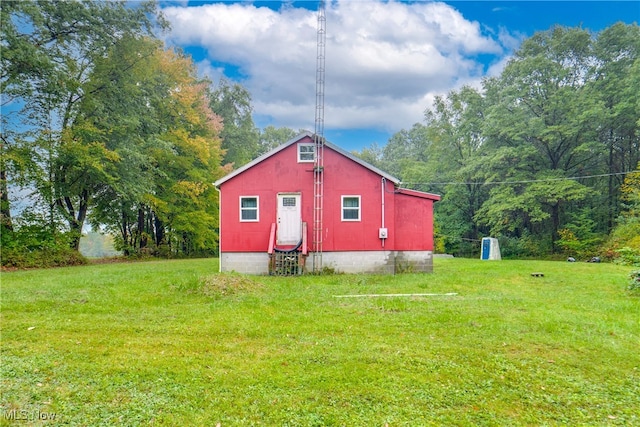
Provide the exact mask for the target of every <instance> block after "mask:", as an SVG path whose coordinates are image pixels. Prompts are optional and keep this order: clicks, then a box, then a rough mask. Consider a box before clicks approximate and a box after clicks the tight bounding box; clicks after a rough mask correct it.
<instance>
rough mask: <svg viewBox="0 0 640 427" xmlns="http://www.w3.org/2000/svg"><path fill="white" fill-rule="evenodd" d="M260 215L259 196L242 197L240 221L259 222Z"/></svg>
mask: <svg viewBox="0 0 640 427" xmlns="http://www.w3.org/2000/svg"><path fill="white" fill-rule="evenodd" d="M258 220H259V216H258V196H250V197H246V196H241V197H240V221H242V222H257V221H258Z"/></svg>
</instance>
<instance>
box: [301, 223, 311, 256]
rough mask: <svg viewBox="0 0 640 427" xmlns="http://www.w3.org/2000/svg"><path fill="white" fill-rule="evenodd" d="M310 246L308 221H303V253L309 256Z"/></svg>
mask: <svg viewBox="0 0 640 427" xmlns="http://www.w3.org/2000/svg"><path fill="white" fill-rule="evenodd" d="M308 253H309V248H308V247H307V223H306V222H303V223H302V255H304V256H307V254H308Z"/></svg>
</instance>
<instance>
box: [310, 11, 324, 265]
mask: <svg viewBox="0 0 640 427" xmlns="http://www.w3.org/2000/svg"><path fill="white" fill-rule="evenodd" d="M326 25H327V19H326V16H325V2H324V0H320V4H319V6H318V44H317V57H316V122H315V131H314V133H313V142H314V144H315V150H316V151H315V160H314V164H313V271H314V272H315V273H317V272H320V271H322V237H323V236H322V235H323V227H322V209H323V203H324V202H323V196H324V163H323V157H324V62H325V61H324V59H325V57H324V55H325V47H326V43H325V41H326V30H327V28H326Z"/></svg>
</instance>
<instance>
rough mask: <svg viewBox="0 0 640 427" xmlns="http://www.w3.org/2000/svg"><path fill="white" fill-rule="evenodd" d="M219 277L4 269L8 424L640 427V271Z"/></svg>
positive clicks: (488, 269) (479, 267)
mask: <svg viewBox="0 0 640 427" xmlns="http://www.w3.org/2000/svg"><path fill="white" fill-rule="evenodd" d="M217 270H218V265H217V260H211V259H209V260H189V261H164V262H144V263H132V264H109V265H93V266H88V267H74V268H60V269H52V270H32V271H20V272H11V273H2V310H1V315H2V347H1V349H2V360H1V374H2V377H1V383H0V389H1V391H2V398H1V404H2V410H3V413H2V421H1V422H0V423H1V424H2V425H13V423H14V422H13V421H12V420H11V419H10V418H12V417H13V418H16V417H18V418H19V417H23V418H29V419H30V420H31V423H40V422H41V421H37V419H38V418H51V417H53V416H55V420H54V421H53V422H52V424H56V425H87V426H88V425H91V426H97V425H114V424H121V425H171V426H173V425H208V426H215V425H216V423H218V422H219V423H221V425H222V426H232V425H265V426H275V425H277V426H284V425H290V426H312V425H318V426H330V425H346V426H376V425H377V426H384V425H385V424H388V425H389V426H398V425H411V426H414V425H470V426H471V425H474V426H475V425H509V426H514V425H640V297H639V296H638V294H637V293H636V294H632V293H631V292H629V291H627V290H626V286H627V277H626V276H627V274H628V272H629V270H630V268H628V267H626V268H625V267H620V266H616V265H611V264H587V263H563V262H537V261H499V262H498V261H479V260H464V259H436V260H435V267H434V271H435V272H434V274H427V275H423V274H406V275H397V276H378V275H333V276H303V277H292V278H276V277H256V276H253V277H249V276H240V275H228V274H223V275H219V274H217V273H216V272H217ZM532 272H543V273H544V277H532V276H531V273H532ZM452 292H454V293H457V295H453V296H444V295H435V296H424V297H393V298H390V297H371V298H336V297H335V296H336V295H349V294H387V293H433V294H445V293H452ZM49 422H51V421H49Z"/></svg>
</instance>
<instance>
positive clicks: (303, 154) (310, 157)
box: [298, 142, 316, 163]
mask: <svg viewBox="0 0 640 427" xmlns="http://www.w3.org/2000/svg"><path fill="white" fill-rule="evenodd" d="M315 159H316V146H315V144H311V143H308V142H307V143H305V142H303V143H300V144H298V163H311V162H313V161H314V160H315Z"/></svg>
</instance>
